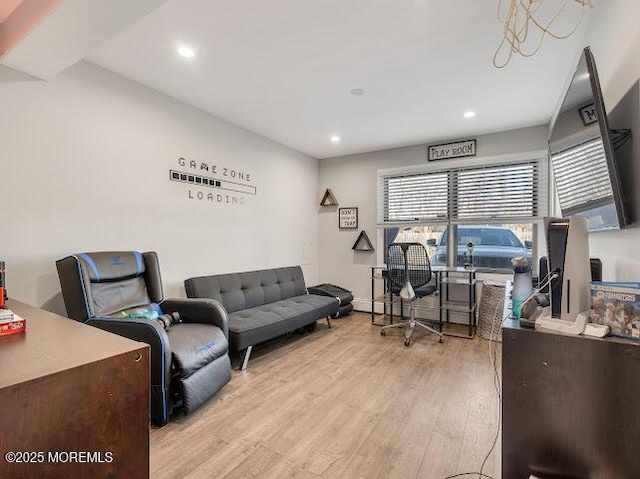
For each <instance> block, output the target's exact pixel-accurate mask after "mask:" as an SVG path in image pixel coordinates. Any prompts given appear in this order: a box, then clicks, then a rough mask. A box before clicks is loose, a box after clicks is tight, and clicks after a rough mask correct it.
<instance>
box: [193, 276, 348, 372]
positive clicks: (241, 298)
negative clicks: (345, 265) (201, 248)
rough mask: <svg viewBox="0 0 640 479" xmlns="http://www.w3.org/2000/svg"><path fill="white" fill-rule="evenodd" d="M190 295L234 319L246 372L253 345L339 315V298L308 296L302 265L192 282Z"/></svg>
mask: <svg viewBox="0 0 640 479" xmlns="http://www.w3.org/2000/svg"><path fill="white" fill-rule="evenodd" d="M184 284H185V289H186V291H187V297H189V298H210V299H215V300H217V301H219V302H220V303H221V304H222V305H223V306H224V308H225V309H226V310H227V313H228V316H229V340H230V343H231V346H232V347H234V348H235V349H237V350H238V351H239V352H240V353H241V355H243V356H244V357H243V361H242V365H241V366H240V369H243V370H244V369H246V367H247V363H248V361H249V356H250V354H251V350H252V348H253V346H254V345H256V344H258V343H261V342H263V341H267V340H269V339H273V338H275V337H277V336H281V335H283V334H286V333H289V332H291V331H294V330H296V329H299V328H302V327H304V326H308V325H310V324H313V323H315V322H316V321H318V320H319V319H322V318H327V323H328V325H329V327H331V322H330V319H329V318H330V317H331V316H334V315H335V314H336V313H337V312H338V310H339V308H340V304H339V301H338V300H337V299H336V298H333V297H327V296H319V295H315V294H308V292H307V287H306V286H305V283H304V276H303V274H302V269H301V268H300V266H291V267H287V268H276V269H265V270H260V271H248V272H243V273H230V274H219V275H214V276H201V277H198V278H189V279H187V280H186V281H185V282H184Z"/></svg>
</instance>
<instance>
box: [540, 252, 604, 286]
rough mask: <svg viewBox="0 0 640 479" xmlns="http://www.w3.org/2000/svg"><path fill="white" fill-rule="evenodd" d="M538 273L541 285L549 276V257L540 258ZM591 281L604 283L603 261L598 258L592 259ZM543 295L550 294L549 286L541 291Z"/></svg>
mask: <svg viewBox="0 0 640 479" xmlns="http://www.w3.org/2000/svg"><path fill="white" fill-rule="evenodd" d="M538 271H539V272H540V279H539V281H540V283H542V282H543V281H545V279H546V277H547V275H548V274H549V264H548V262H547V257H546V256H542V257H540V262H539V263H538ZM591 281H602V261H600V259H598V258H591ZM540 292H541V293H548V292H549V285H547V286H545V287H544V288H542V289H541V290H540Z"/></svg>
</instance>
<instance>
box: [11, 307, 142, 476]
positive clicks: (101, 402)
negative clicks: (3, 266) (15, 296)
mask: <svg viewBox="0 0 640 479" xmlns="http://www.w3.org/2000/svg"><path fill="white" fill-rule="evenodd" d="M7 307H8V308H9V309H11V310H13V311H14V312H15V313H17V314H19V315H20V316H22V317H23V318H26V320H27V329H26V332H25V333H23V334H16V335H12V336H5V337H0V408H1V409H0V477H3V478H4V477H7V478H8V477H11V478H22V477H36V478H40V477H68V478H81V477H87V478H89V477H90V478H97V477H126V478H146V477H149V346H148V345H146V344H144V343H138V342H135V341H131V340H129V339H126V338H123V337H120V336H117V335H114V334H111V333H108V332H106V331H102V330H100V329H97V328H94V327H91V326H87V325H85V324H82V323H79V322H77V321H74V320H71V319H68V318H64V317H62V316H58V315H56V314H53V313H49V312H47V311H44V310H41V309H37V308H33V307H31V306H28V305H26V304H24V303H20V302H18V301H8V304H7ZM25 452H30V453H31V454H29V455H25V454H23V453H25ZM8 453H9V456H7V454H8ZM11 453H17V454H14V455H11ZM40 453H42V454H40ZM8 458H9V459H13V460H16V459H17V458H20V459H22V460H23V461H24V460H27V461H29V462H28V463H24V462H23V463H19V462H8V461H7V459H8ZM110 458H111V459H110Z"/></svg>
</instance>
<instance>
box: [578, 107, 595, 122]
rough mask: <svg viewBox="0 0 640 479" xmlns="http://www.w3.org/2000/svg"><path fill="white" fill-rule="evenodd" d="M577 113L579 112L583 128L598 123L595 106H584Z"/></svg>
mask: <svg viewBox="0 0 640 479" xmlns="http://www.w3.org/2000/svg"><path fill="white" fill-rule="evenodd" d="M578 111H579V112H580V118H582V123H583V124H584V126H589V125H591V124H592V123H595V122H597V121H598V112H597V111H596V105H595V104H594V103H592V104H591V105H585V106H583V107H582V108H580V109H579V110H578Z"/></svg>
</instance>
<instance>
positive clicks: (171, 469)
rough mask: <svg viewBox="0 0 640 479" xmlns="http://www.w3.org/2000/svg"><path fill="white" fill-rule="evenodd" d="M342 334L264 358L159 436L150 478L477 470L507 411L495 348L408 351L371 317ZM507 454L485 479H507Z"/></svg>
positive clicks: (282, 344)
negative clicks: (501, 402) (496, 381)
mask: <svg viewBox="0 0 640 479" xmlns="http://www.w3.org/2000/svg"><path fill="white" fill-rule="evenodd" d="M378 318H380V317H378ZM332 323H333V328H332V329H328V328H327V326H326V321H325V320H322V321H320V322H319V323H318V328H317V329H316V331H315V332H313V333H311V334H307V335H304V336H292V337H286V338H282V339H278V340H275V341H272V342H270V343H268V344H265V345H264V346H257V347H255V348H254V351H253V355H252V357H251V361H250V362H249V369H248V370H247V371H245V372H240V371H237V369H235V370H234V371H233V378H232V379H231V382H230V383H229V384H227V385H226V386H225V387H224V388H223V390H222V391H221V392H220V393H218V395H217V396H216V397H215V398H214V399H213V400H211V401H209V403H207V404H206V405H205V406H204V407H202V408H201V409H199V410H198V411H196V412H195V413H193V414H192V415H190V416H187V417H184V416H178V417H176V418H174V419H172V420H171V422H170V423H169V424H167V425H166V426H165V427H163V428H160V429H153V430H152V431H151V477H152V478H154V479H155V478H248V477H250V478H273V479H283V478H301V479H334V478H335V479H338V478H340V479H345V478H367V479H369V478H401V479H413V478H420V479H430V478H433V479H444V478H445V477H446V476H448V475H452V474H456V473H462V472H473V471H478V470H479V467H480V464H481V462H482V459H483V458H484V456H485V454H486V453H487V451H488V449H489V447H490V446H491V443H492V441H493V437H494V435H495V428H496V423H497V412H498V404H497V398H496V394H495V390H494V386H493V370H492V367H491V364H490V361H489V353H488V342H487V341H485V340H483V339H480V338H479V337H477V338H476V339H473V340H468V339H459V338H451V337H446V338H445V342H444V343H443V344H439V343H438V341H437V338H436V337H435V336H433V335H429V334H427V333H426V332H423V331H416V333H414V337H415V340H414V342H413V343H412V345H411V347H409V348H407V347H405V346H404V344H403V340H402V337H401V335H402V332H401V331H400V330H394V331H393V332H390V333H389V334H388V335H387V336H385V337H382V336H380V327H379V326H372V325H371V321H370V315H368V314H364V313H355V314H352V315H350V316H347V317H345V318H342V319H337V320H334V321H333V322H332ZM236 362H237V361H236ZM499 451H500V443H499V442H498V444H497V446H496V451H495V452H494V454H493V455H492V456H491V457H490V458H489V460H488V461H487V465H486V467H485V471H484V472H485V473H486V474H489V475H491V476H493V477H494V478H496V479H497V478H499V477H500V464H499V463H500V452H499ZM467 477H473V476H467ZM475 477H477V476H475Z"/></svg>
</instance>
